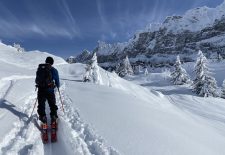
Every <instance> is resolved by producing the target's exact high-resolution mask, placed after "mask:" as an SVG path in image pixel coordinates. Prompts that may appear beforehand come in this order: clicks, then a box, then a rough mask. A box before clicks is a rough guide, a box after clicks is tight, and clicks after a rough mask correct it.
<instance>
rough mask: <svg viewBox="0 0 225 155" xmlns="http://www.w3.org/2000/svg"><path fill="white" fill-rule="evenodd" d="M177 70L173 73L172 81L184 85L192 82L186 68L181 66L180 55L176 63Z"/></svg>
mask: <svg viewBox="0 0 225 155" xmlns="http://www.w3.org/2000/svg"><path fill="white" fill-rule="evenodd" d="M174 67H175V70H174V71H173V72H172V73H171V77H172V82H173V84H175V85H183V84H187V83H189V82H190V78H189V76H188V74H187V72H186V70H185V69H184V68H182V66H181V62H180V57H179V56H177V60H176V63H175V64H174Z"/></svg>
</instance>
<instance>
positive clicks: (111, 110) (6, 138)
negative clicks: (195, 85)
mask: <svg viewBox="0 0 225 155" xmlns="http://www.w3.org/2000/svg"><path fill="white" fill-rule="evenodd" d="M49 55H50V54H48V53H46V52H35V51H31V52H23V53H18V52H16V51H15V48H13V47H11V46H6V45H4V44H0V65H1V69H0V70H1V71H0V123H1V125H2V128H1V129H0V137H1V138H0V154H4V155H5V154H6V155H15V154H23V155H34V154H40V155H44V154H45V155H46V154H49V155H51V154H54V155H62V154H67V155H74V154H76V155H91V154H94V155H118V154H125V155H139V154H140V155H149V154H154V155H168V154H172V155H180V154H182V155H190V154H204V155H222V154H224V152H225V148H224V145H225V134H224V133H225V124H224V121H225V105H224V99H222V98H212V97H209V98H202V97H198V96H196V95H195V94H194V93H192V91H191V88H190V85H182V86H174V85H172V84H171V82H170V76H169V75H170V72H169V71H168V70H165V71H164V72H154V73H152V72H149V74H148V75H144V74H140V75H138V76H128V77H126V79H127V80H125V79H121V78H120V77H119V76H117V75H116V74H115V73H109V72H107V71H105V70H103V69H101V68H99V72H100V74H101V78H102V85H96V84H94V83H83V82H81V80H82V78H83V75H84V73H85V65H83V64H79V63H75V64H67V63H66V62H65V61H64V60H63V59H62V58H59V57H56V56H54V58H55V60H56V66H55V67H56V68H57V69H58V71H59V74H60V78H61V83H62V86H61V87H60V91H61V94H62V99H63V103H64V109H65V113H63V112H62V110H61V102H60V100H59V93H58V92H56V99H57V105H58V107H59V130H58V140H59V141H58V142H57V143H53V144H52V143H49V144H46V145H44V144H43V143H42V141H41V138H40V131H39V122H38V120H37V114H36V109H35V112H34V114H33V116H32V117H31V118H29V116H30V114H31V111H32V109H33V106H34V102H35V100H36V92H35V87H34V78H35V73H36V68H37V65H38V64H39V63H40V62H43V61H44V60H45V58H46V57H47V56H49ZM31 58H33V59H31ZM28 66H29V67H28ZM182 66H183V67H184V68H185V70H186V71H187V72H188V74H189V75H190V76H191V77H192V78H193V67H194V64H193V63H187V64H183V65H182ZM209 67H210V68H211V69H212V70H213V72H214V73H215V74H214V77H215V78H216V80H217V81H218V85H219V86H220V87H221V86H222V82H223V79H224V77H225V71H224V67H225V62H224V61H221V62H211V63H209ZM47 109H48V108H47ZM47 113H48V114H49V110H48V111H47Z"/></svg>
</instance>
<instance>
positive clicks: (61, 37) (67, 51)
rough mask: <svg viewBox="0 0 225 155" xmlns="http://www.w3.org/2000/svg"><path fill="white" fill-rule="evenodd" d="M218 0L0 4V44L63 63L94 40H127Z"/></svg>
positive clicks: (17, 0)
mask: <svg viewBox="0 0 225 155" xmlns="http://www.w3.org/2000/svg"><path fill="white" fill-rule="evenodd" d="M222 2H223V0H0V39H1V40H2V42H3V43H7V44H12V43H14V42H16V43H20V44H21V45H22V46H23V47H25V49H27V50H35V49H38V50H41V51H47V52H50V53H53V54H56V55H59V56H62V57H64V58H66V57H68V56H70V55H76V54H77V53H79V52H81V51H82V50H83V49H88V50H92V49H94V47H95V46H96V45H97V41H98V40H102V41H106V42H108V43H113V42H123V41H127V40H128V39H129V38H131V37H132V36H133V34H134V33H135V32H136V31H137V30H140V29H143V28H144V27H145V26H146V25H148V24H149V23H152V22H162V21H163V20H164V19H165V17H166V16H169V15H173V14H176V15H182V14H183V13H184V12H185V11H186V10H188V9H190V8H194V7H198V6H204V5H206V6H208V7H215V6H217V5H219V4H220V3H222Z"/></svg>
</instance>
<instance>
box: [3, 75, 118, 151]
mask: <svg viewBox="0 0 225 155" xmlns="http://www.w3.org/2000/svg"><path fill="white" fill-rule="evenodd" d="M30 78H33V77H29V76H10V77H5V78H3V79H1V80H0V88H1V93H0V95H1V100H0V108H1V109H5V110H4V113H3V115H7V116H9V113H12V114H13V116H14V117H17V118H18V119H15V120H14V121H13V122H12V126H13V127H12V129H10V128H9V130H8V131H4V130H1V131H3V132H4V133H5V132H7V134H4V136H2V137H3V139H1V140H0V154H2V155H16V154H23V155H28V154H29V155H31V154H33V155H35V154H39V155H42V154H43V155H47V154H48V155H49V154H54V155H62V154H68V155H73V154H76V155H92V154H94V155H118V154H119V153H118V152H117V151H115V150H114V149H113V148H111V147H107V146H106V145H105V144H104V141H103V139H101V138H99V137H98V136H97V135H95V134H94V132H93V130H92V129H91V128H90V127H89V126H88V124H85V123H83V122H82V121H81V118H80V116H79V113H78V112H77V111H76V110H73V107H71V106H70V104H71V100H70V98H69V97H68V96H67V95H66V94H64V89H65V86H62V87H61V91H62V95H63V100H64V104H65V107H64V108H65V114H63V113H62V112H61V113H60V112H59V115H60V118H59V129H58V141H59V142H57V143H55V144H46V145H44V144H43V143H42V141H41V138H40V127H39V123H38V120H37V114H34V115H33V116H31V117H30V114H31V111H32V109H33V106H34V102H35V100H36V97H37V96H36V93H35V92H34V91H32V92H30V93H28V95H27V96H25V97H23V99H22V101H23V102H24V104H23V106H18V107H17V106H16V105H15V104H13V103H11V102H10V101H9V100H8V99H9V97H10V96H11V93H13V91H15V90H16V91H18V90H17V88H18V87H19V85H20V82H21V81H23V82H25V81H26V79H28V80H30ZM57 103H58V106H59V107H60V106H61V103H60V101H59V96H58V94H57ZM1 113H2V111H1ZM48 114H49V110H48ZM2 117H4V116H1V117H0V121H1V122H2V121H4V120H3V119H2Z"/></svg>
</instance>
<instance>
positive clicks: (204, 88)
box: [193, 50, 218, 97]
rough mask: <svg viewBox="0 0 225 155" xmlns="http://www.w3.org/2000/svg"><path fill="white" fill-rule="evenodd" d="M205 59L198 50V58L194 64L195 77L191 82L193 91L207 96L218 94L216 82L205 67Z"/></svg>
mask: <svg viewBox="0 0 225 155" xmlns="http://www.w3.org/2000/svg"><path fill="white" fill-rule="evenodd" d="M207 63H208V62H207V59H206V57H205V56H204V55H203V53H202V51H200V50H199V53H198V58H197V61H196V64H195V74H196V75H195V76H196V77H195V79H194V83H193V91H194V92H195V93H196V94H198V95H199V96H203V97H208V96H213V97H216V96H218V92H217V84H216V80H215V78H214V77H212V76H210V72H209V69H208V67H207Z"/></svg>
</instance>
